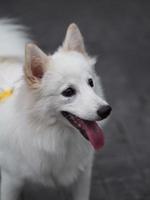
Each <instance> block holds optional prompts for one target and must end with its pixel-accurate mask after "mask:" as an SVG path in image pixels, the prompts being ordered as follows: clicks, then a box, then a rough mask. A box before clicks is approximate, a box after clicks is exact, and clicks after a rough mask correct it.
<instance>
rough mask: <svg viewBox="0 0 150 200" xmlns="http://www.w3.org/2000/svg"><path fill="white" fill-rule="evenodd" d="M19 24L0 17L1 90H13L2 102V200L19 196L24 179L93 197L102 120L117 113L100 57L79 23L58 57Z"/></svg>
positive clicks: (82, 198)
mask: <svg viewBox="0 0 150 200" xmlns="http://www.w3.org/2000/svg"><path fill="white" fill-rule="evenodd" d="M19 29H20V26H17V25H12V24H9V23H7V22H6V21H5V20H3V21H1V22H0V39H1V44H0V92H1V94H3V93H5V92H6V91H7V90H8V89H9V91H10V90H11V91H12V93H11V95H6V96H5V98H1V100H0V168H1V200H16V199H17V198H18V195H19V193H20V189H21V187H22V185H23V183H24V181H25V180H30V181H34V182H38V183H42V184H44V185H48V186H56V185H62V186H69V185H70V186H72V187H70V188H73V189H72V194H73V199H74V200H88V199H89V191H90V177H91V168H92V160H93V155H94V150H98V149H100V147H102V145H103V143H104V139H103V133H102V130H101V128H100V126H99V125H100V123H99V125H98V122H97V121H101V120H103V119H104V118H106V117H107V116H108V115H109V114H110V112H111V107H110V106H109V105H108V103H107V102H106V101H105V99H104V95H103V92H102V89H101V85H100V82H99V78H98V77H97V75H96V73H95V70H94V64H95V62H96V59H95V58H92V57H90V56H89V55H88V53H87V52H86V49H85V46H84V41H83V37H82V35H81V33H80V31H79V28H78V27H77V25H75V24H71V25H70V26H69V27H68V29H67V33H66V36H65V40H64V42H63V44H62V46H61V47H59V48H58V50H57V51H56V52H55V53H54V54H53V55H46V54H45V53H44V52H43V51H42V50H41V49H40V48H39V47H38V46H36V45H35V44H33V43H31V42H30V43H28V39H27V38H26V37H25V34H24V33H23V32H22V31H21V30H19ZM25 43H27V44H26V47H25V57H24V56H23V54H24V53H23V52H24V46H25Z"/></svg>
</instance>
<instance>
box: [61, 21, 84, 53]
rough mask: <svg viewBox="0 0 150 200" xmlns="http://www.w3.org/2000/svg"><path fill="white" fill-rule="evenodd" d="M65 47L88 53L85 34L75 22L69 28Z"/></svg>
mask: <svg viewBox="0 0 150 200" xmlns="http://www.w3.org/2000/svg"><path fill="white" fill-rule="evenodd" d="M63 49H64V50H66V51H78V52H80V53H83V54H85V53H86V50H85V45H84V40H83V36H82V34H81V32H80V30H79V28H78V26H77V25H76V24H75V23H72V24H70V25H69V27H68V29H67V33H66V36H65V40H64V42H63Z"/></svg>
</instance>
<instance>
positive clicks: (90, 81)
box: [88, 78, 94, 87]
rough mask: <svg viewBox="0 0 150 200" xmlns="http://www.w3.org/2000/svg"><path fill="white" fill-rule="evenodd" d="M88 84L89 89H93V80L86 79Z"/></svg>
mask: <svg viewBox="0 0 150 200" xmlns="http://www.w3.org/2000/svg"><path fill="white" fill-rule="evenodd" d="M88 84H89V85H90V86H91V87H94V83H93V80H92V79H91V78H89V79H88Z"/></svg>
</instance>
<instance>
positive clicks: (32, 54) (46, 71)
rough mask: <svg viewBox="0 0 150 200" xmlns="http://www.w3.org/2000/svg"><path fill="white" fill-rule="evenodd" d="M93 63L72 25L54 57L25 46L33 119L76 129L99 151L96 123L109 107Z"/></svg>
mask: <svg viewBox="0 0 150 200" xmlns="http://www.w3.org/2000/svg"><path fill="white" fill-rule="evenodd" d="M95 62H96V60H95V58H91V57H89V56H88V54H87V52H86V50H85V46H84V41H83V37H82V35H81V33H80V31H79V29H78V27H77V26H76V25H75V24H71V25H70V26H69V28H68V30H67V33H66V37H65V40H64V42H63V45H62V47H60V48H59V49H58V51H57V52H56V53H54V54H53V55H49V56H47V55H46V54H45V53H44V52H43V51H42V50H40V49H39V48H38V47H37V46H36V45H34V44H28V45H27V46H26V58H25V68H24V72H25V80H26V83H27V85H28V86H29V88H30V90H31V92H32V93H33V94H35V95H36V98H35V99H36V100H35V102H34V105H33V110H34V112H35V113H36V116H37V117H39V118H41V119H42V118H43V120H44V121H46V122H47V123H48V122H51V119H53V123H65V126H70V125H71V126H73V127H75V128H77V129H78V130H79V131H80V132H81V133H82V135H83V136H84V137H85V138H86V139H88V140H90V141H91V143H92V144H93V146H94V147H95V148H99V146H101V145H102V143H103V141H102V139H101V142H97V141H96V140H98V139H97V137H102V136H100V133H99V132H100V130H99V128H98V126H97V125H96V122H95V121H98V120H102V119H104V118H106V117H107V116H108V115H109V114H110V112H111V107H110V106H109V105H108V103H107V102H106V101H105V100H104V98H103V93H102V90H101V87H100V84H99V80H98V77H97V76H96V74H95V71H94V64H95ZM66 122H67V123H66ZM68 122H70V123H68ZM92 134H95V136H92ZM99 140H100V138H99Z"/></svg>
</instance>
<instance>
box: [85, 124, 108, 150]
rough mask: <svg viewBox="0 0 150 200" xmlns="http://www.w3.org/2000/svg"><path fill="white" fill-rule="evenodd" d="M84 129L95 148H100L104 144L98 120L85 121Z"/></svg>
mask: <svg viewBox="0 0 150 200" xmlns="http://www.w3.org/2000/svg"><path fill="white" fill-rule="evenodd" d="M84 130H85V131H86V134H87V136H88V138H89V140H90V142H91V144H92V145H93V147H94V149H95V150H98V149H100V148H101V147H102V146H103V145H104V136H103V132H102V129H101V128H100V127H99V126H98V125H97V123H96V122H91V121H86V122H85V121H84Z"/></svg>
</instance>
